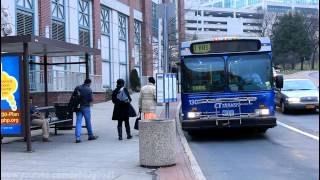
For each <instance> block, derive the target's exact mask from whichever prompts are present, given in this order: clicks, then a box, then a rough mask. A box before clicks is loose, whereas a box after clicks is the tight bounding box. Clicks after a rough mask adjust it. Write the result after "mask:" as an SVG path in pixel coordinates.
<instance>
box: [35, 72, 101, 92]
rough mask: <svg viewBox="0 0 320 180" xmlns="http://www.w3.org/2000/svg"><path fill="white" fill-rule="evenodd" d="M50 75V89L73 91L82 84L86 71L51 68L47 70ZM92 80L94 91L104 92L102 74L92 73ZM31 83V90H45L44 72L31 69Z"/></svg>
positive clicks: (53, 90)
mask: <svg viewBox="0 0 320 180" xmlns="http://www.w3.org/2000/svg"><path fill="white" fill-rule="evenodd" d="M47 77H48V91H49V92H59V91H73V90H74V88H75V87H76V86H78V85H80V84H83V82H84V80H85V77H86V76H85V73H82V72H70V71H61V70H49V71H47ZM90 79H91V80H92V83H91V88H92V91H93V92H102V91H104V89H103V88H102V76H100V75H90ZM29 83H30V91H31V92H44V72H43V70H41V71H30V74H29Z"/></svg>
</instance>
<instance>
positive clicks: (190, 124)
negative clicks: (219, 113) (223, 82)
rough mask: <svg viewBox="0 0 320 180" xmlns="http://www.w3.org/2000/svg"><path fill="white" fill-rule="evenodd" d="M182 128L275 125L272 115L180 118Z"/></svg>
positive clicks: (261, 126) (269, 126) (263, 126)
mask: <svg viewBox="0 0 320 180" xmlns="http://www.w3.org/2000/svg"><path fill="white" fill-rule="evenodd" d="M181 125H182V129H183V130H186V131H188V130H197V129H223V128H272V127H275V126H276V125H277V121H276V118H275V117H274V116H269V117H250V118H241V120H239V119H237V120H216V119H208V120H182V121H181Z"/></svg>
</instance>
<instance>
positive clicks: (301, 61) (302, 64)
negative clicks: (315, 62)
mask: <svg viewBox="0 0 320 180" xmlns="http://www.w3.org/2000/svg"><path fill="white" fill-rule="evenodd" d="M303 62H304V61H303V59H302V60H301V71H302V70H303Z"/></svg>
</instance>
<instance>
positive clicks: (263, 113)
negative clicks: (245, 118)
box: [256, 109, 270, 116]
mask: <svg viewBox="0 0 320 180" xmlns="http://www.w3.org/2000/svg"><path fill="white" fill-rule="evenodd" d="M269 114H270V111H269V109H256V115H257V116H267V115H269Z"/></svg>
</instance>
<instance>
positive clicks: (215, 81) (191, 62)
mask: <svg viewBox="0 0 320 180" xmlns="http://www.w3.org/2000/svg"><path fill="white" fill-rule="evenodd" d="M182 73H183V78H182V89H183V92H189V93H191V92H216V91H223V90H224V87H225V74H224V60H223V58H222V57H186V58H185V59H184V61H183V64H182Z"/></svg>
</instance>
